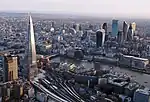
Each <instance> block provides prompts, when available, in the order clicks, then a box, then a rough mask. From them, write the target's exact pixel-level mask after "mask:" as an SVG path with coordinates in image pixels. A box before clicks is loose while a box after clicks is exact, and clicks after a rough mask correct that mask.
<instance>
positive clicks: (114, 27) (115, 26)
mask: <svg viewBox="0 0 150 102" xmlns="http://www.w3.org/2000/svg"><path fill="white" fill-rule="evenodd" d="M117 34H118V20H112V37H116V36H117Z"/></svg>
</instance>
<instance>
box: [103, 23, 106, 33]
mask: <svg viewBox="0 0 150 102" xmlns="http://www.w3.org/2000/svg"><path fill="white" fill-rule="evenodd" d="M102 29H104V30H105V34H107V23H103V25H102Z"/></svg>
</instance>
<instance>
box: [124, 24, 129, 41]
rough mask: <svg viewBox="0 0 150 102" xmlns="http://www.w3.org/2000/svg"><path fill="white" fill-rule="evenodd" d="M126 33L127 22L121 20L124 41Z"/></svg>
mask: <svg viewBox="0 0 150 102" xmlns="http://www.w3.org/2000/svg"><path fill="white" fill-rule="evenodd" d="M127 33H128V24H127V22H126V21H124V22H123V39H124V41H126V40H127Z"/></svg>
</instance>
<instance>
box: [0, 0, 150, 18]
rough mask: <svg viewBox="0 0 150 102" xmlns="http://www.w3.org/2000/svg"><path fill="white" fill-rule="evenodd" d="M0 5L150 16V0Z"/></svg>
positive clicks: (38, 0)
mask: <svg viewBox="0 0 150 102" xmlns="http://www.w3.org/2000/svg"><path fill="white" fill-rule="evenodd" d="M29 2H30V3H29ZM33 4H34V6H33ZM0 6H1V8H0V11H11V12H12V11H13V12H40V13H61V14H62V13H64V14H65V13H67V14H78V15H92V16H102V17H104V16H109V17H114V18H115V17H129V18H131V17H132V18H133V17H136V18H149V17H150V15H149V14H150V11H149V10H148V9H149V7H150V3H149V1H148V0H145V1H144V2H143V1H142V0H139V1H138V2H137V1H136V0H132V1H130V0H113V1H110V0H104V1H99V0H94V1H91V0H30V1H29V0H26V1H20V0H13V1H10V0H1V3H0ZM81 7H82V9H81Z"/></svg>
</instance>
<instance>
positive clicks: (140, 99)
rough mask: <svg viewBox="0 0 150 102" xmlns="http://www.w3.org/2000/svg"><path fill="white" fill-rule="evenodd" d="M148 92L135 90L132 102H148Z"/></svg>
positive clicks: (147, 90)
mask: <svg viewBox="0 0 150 102" xmlns="http://www.w3.org/2000/svg"><path fill="white" fill-rule="evenodd" d="M149 100H150V91H149V89H147V88H145V89H137V90H136V91H135V93H134V97H133V102H149Z"/></svg>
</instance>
